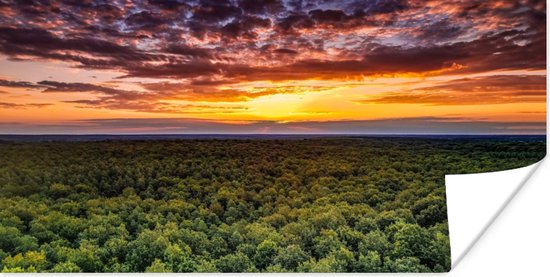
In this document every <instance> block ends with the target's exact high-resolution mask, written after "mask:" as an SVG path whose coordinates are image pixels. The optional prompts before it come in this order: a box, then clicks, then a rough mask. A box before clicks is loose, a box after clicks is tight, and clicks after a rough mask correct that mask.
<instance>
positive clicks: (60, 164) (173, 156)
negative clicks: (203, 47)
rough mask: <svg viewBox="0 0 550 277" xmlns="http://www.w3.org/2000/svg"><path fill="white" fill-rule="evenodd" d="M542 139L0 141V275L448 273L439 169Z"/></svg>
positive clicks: (521, 154) (516, 152)
mask: <svg viewBox="0 0 550 277" xmlns="http://www.w3.org/2000/svg"><path fill="white" fill-rule="evenodd" d="M545 148H546V146H545V144H544V142H543V140H542V138H540V139H522V138H513V139H510V138H507V139H502V138H482V139H481V138H480V139H464V138H460V139H459V138H454V139H442V138H310V139H284V140H283V139H265V140H262V139H242V140H229V139H224V140H216V139H203V140H198V139H195V140H171V141H160V140H159V141H152V140H148V141H96V142H27V143H23V142H0V197H1V198H0V268H2V269H3V271H4V272H23V271H26V272H28V271H31V272H32V271H41V272H102V271H106V272H128V271H140V272H141V271H148V272H192V271H199V272H212V271H221V272H242V271H251V272H258V271H271V272H285V271H304V272H331V271H363V272H372V271H376V272H378V271H382V272H396V271H412V272H423V271H436V272H440V271H447V270H449V268H450V247H449V237H448V235H449V234H448V227H447V214H446V201H445V188H444V174H450V173H473V172H486V171H494V170H503V169H510V168H516V167H521V166H525V165H528V164H530V163H533V162H535V161H538V160H539V159H541V158H542V157H543V156H544V155H545Z"/></svg>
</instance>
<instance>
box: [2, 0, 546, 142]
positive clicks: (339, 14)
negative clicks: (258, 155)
mask: <svg viewBox="0 0 550 277" xmlns="http://www.w3.org/2000/svg"><path fill="white" fill-rule="evenodd" d="M8 2H10V3H11V4H7V5H4V4H2V5H0V22H1V25H0V133H4V134H11V133H15V134H19V133H21V134H23V133H25V134H43V133H51V134H57V133H63V134H81V133H144V132H145V133H355V134H360V133H365V134H367V133H395V134H402V133H491V134H492V133H495V134H504V133H525V134H533V133H534V134H541V133H545V118H546V108H545V107H546V69H545V68H546V53H545V49H546V42H545V41H546V29H545V21H546V20H545V18H546V11H545V9H546V5H545V1H413V0H410V1H405V0H403V1H402V0H391V1H355V0H345V1H316V0H304V1H293V0H264V1H248V0H239V1H237V0H231V1H230V0H227V1H208V0H204V1H203V0H196V1H135V3H133V4H130V1H77V2H74V1H48V3H34V4H27V1H8ZM31 2H32V1H31ZM38 2H40V1H38ZM382 125H383V127H380V126H382Z"/></svg>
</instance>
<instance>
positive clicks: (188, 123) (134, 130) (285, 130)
mask: <svg viewBox="0 0 550 277" xmlns="http://www.w3.org/2000/svg"><path fill="white" fill-rule="evenodd" d="M545 127H546V124H545V123H544V122H494V121H483V120H477V121H476V120H471V119H465V118H459V117H448V118H447V117H418V118H393V119H379V120H355V121H352V120H350V121H306V122H277V121H240V122H234V121H233V122H223V121H213V120H201V119H181V118H178V119H176V118H141V119H139V118H138V119H89V120H74V121H67V122H61V123H51V124H24V123H1V122H0V133H4V134H143V133H148V134H259V133H260V134H261V133H264V134H356V135H358V134H364V135H368V134H371V135H373V134H393V135H398V134H406V135H411V134H517V133H521V134H544V133H545Z"/></svg>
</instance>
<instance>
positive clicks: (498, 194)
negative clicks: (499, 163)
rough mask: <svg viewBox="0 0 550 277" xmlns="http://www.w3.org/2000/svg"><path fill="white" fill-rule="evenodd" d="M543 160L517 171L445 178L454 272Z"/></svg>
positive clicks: (447, 176)
mask: <svg viewBox="0 0 550 277" xmlns="http://www.w3.org/2000/svg"><path fill="white" fill-rule="evenodd" d="M543 160H544V159H542V160H540V161H538V162H536V163H534V164H532V165H529V166H526V167H522V168H517V169H510V170H504V171H498V172H487V173H475V174H456V175H446V176H445V187H446V197H447V214H448V222H449V236H450V244H451V270H452V269H454V268H456V267H457V266H458V265H459V264H460V262H461V261H462V259H463V258H464V256H466V255H467V254H468V252H469V251H470V250H471V249H472V248H473V247H474V246H475V244H476V242H477V241H479V240H480V239H481V238H482V237H483V235H484V233H485V232H486V231H487V229H488V228H489V227H490V226H491V224H492V223H493V222H494V221H495V220H496V219H497V218H498V216H499V215H500V213H501V212H502V211H503V210H504V209H505V208H506V206H507V205H508V204H509V203H510V201H511V200H512V199H513V198H514V196H515V195H516V194H517V193H518V191H519V190H520V189H521V188H522V187H523V185H524V184H525V183H526V182H527V181H528V180H529V178H530V177H531V176H532V175H533V173H534V172H535V171H536V170H537V168H538V167H539V166H540V164H541V163H542V161H543Z"/></svg>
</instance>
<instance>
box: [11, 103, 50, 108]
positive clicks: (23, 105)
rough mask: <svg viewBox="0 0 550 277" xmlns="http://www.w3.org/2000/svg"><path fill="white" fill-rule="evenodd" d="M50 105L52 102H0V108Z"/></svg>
mask: <svg viewBox="0 0 550 277" xmlns="http://www.w3.org/2000/svg"><path fill="white" fill-rule="evenodd" d="M51 105H52V104H48V103H29V104H17V103H8V102H0V109H26V108H44V107H47V106H51Z"/></svg>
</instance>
